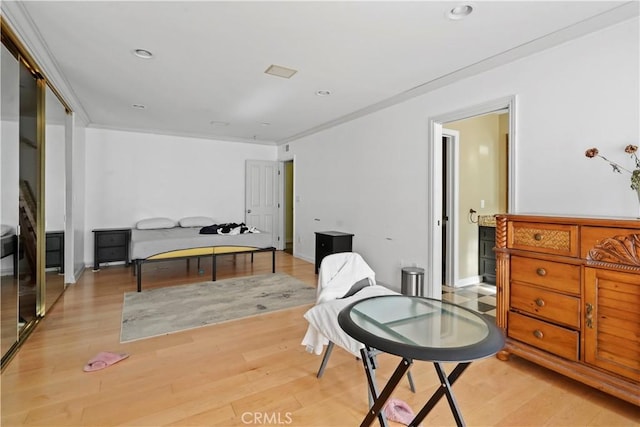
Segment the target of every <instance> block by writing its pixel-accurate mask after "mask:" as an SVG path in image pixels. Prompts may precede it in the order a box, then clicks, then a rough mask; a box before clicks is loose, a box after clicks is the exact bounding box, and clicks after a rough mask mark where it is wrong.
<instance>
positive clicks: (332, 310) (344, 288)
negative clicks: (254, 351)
mask: <svg viewBox="0 0 640 427" xmlns="http://www.w3.org/2000/svg"><path fill="white" fill-rule="evenodd" d="M375 276H376V274H375V272H374V271H373V270H372V269H371V267H369V265H368V264H367V263H366V262H365V261H364V260H363V259H362V257H361V256H360V254H357V253H354V252H342V253H337V254H332V255H328V256H326V257H325V258H324V259H323V260H322V263H321V264H320V270H319V271H318V289H317V298H316V305H315V306H314V307H312V308H311V309H309V310H308V311H307V312H306V313H305V314H304V318H305V319H307V321H308V322H309V327H308V328H307V333H306V334H305V336H304V338H303V339H302V345H304V346H306V347H307V351H309V352H311V353H315V354H317V355H320V354H322V351H323V348H324V346H325V345H329V343H331V342H333V343H335V344H337V345H339V346H340V347H342V348H344V349H345V350H347V351H349V352H350V353H352V354H354V355H355V356H357V357H359V356H360V349H361V348H363V345H362V344H361V343H359V342H357V341H355V340H354V339H353V338H351V337H350V336H349V335H347V334H346V333H345V332H344V331H343V330H342V328H341V327H340V325H338V313H339V312H340V310H342V309H343V308H345V307H346V306H348V305H349V304H351V303H352V302H355V301H358V300H361V299H363V298H368V297H371V296H376V295H388V294H395V293H397V292H394V291H392V290H390V289H387V288H385V287H384V286H380V285H376V279H375ZM361 280H367V281H368V282H369V283H368V286H366V285H365V287H364V288H363V289H362V290H360V291H358V292H357V293H356V294H355V295H352V296H348V297H346V298H343V297H344V296H345V295H346V294H347V293H349V291H350V290H351V288H352V287H353V285H354V284H356V283H358V282H360V281H361ZM320 375H321V373H320Z"/></svg>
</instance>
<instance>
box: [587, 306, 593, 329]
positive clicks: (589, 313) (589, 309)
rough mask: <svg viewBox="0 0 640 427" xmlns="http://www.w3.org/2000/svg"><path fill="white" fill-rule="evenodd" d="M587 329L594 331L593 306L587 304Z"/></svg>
mask: <svg viewBox="0 0 640 427" xmlns="http://www.w3.org/2000/svg"><path fill="white" fill-rule="evenodd" d="M586 317H587V319H586V320H587V328H590V329H593V304H591V303H587V316H586Z"/></svg>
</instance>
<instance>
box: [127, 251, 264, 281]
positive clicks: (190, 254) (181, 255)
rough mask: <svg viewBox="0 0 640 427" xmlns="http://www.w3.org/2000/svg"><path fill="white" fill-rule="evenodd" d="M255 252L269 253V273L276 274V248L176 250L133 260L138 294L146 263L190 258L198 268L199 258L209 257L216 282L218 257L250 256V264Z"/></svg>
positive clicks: (212, 278) (212, 276) (213, 278)
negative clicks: (193, 259) (143, 265)
mask: <svg viewBox="0 0 640 427" xmlns="http://www.w3.org/2000/svg"><path fill="white" fill-rule="evenodd" d="M257 252H271V272H272V273H275V272H276V248H274V247H267V248H255V247H251V246H207V247H201V248H190V249H178V250H174V251H168V252H162V253H159V254H155V255H152V256H150V257H147V258H144V259H134V260H133V261H132V262H133V274H135V275H137V276H138V278H137V279H138V292H141V291H142V264H143V263H146V262H159V261H167V260H176V259H186V260H187V262H189V260H190V259H192V258H197V259H198V266H199V265H200V258H201V257H205V256H210V257H211V263H212V269H211V270H212V271H211V280H212V281H214V282H215V281H216V259H217V257H218V256H220V255H230V254H233V255H236V254H246V253H250V254H251V262H253V254H255V253H257Z"/></svg>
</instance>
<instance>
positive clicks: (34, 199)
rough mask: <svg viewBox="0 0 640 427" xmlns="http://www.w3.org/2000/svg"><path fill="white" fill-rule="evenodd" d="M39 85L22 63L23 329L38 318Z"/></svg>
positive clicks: (20, 317) (20, 247)
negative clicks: (37, 118) (37, 136)
mask: <svg viewBox="0 0 640 427" xmlns="http://www.w3.org/2000/svg"><path fill="white" fill-rule="evenodd" d="M37 95H38V85H37V82H36V79H35V78H34V76H33V75H32V74H31V72H29V70H28V69H27V68H26V66H25V65H24V64H20V121H19V123H20V125H19V128H20V148H19V157H20V163H19V165H20V167H19V174H18V175H19V179H20V182H19V185H18V191H19V197H18V200H19V205H18V222H19V225H20V235H19V238H18V253H19V257H18V259H19V261H18V280H19V289H18V302H19V308H18V309H19V313H18V322H19V327H20V328H22V327H24V326H26V325H28V324H29V323H30V322H32V321H35V320H36V315H37V301H38V296H39V295H38V289H37V275H36V272H37V266H38V264H37V224H36V218H37V212H38V205H37V203H38V200H39V194H40V186H39V181H38V172H39V163H40V162H39V157H38V156H39V154H38V144H37V138H36V135H37V120H36V116H37V104H38V100H37Z"/></svg>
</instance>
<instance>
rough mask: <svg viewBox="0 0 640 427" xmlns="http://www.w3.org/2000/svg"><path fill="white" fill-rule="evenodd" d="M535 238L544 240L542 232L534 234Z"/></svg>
mask: <svg viewBox="0 0 640 427" xmlns="http://www.w3.org/2000/svg"><path fill="white" fill-rule="evenodd" d="M533 238H534V240H537V241H540V240H542V234H540V233H536V234H534V235H533Z"/></svg>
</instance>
